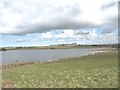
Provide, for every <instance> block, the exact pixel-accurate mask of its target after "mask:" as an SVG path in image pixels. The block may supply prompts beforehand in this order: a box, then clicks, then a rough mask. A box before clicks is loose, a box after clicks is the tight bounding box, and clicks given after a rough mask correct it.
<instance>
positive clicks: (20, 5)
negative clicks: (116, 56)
mask: <svg viewBox="0 0 120 90" xmlns="http://www.w3.org/2000/svg"><path fill="white" fill-rule="evenodd" d="M111 2H118V1H113V0H69V1H68V0H60V1H59V0H14V1H12V0H1V1H0V33H3V34H28V33H41V32H45V31H49V30H63V29H66V30H69V29H73V30H75V29H80V28H86V27H94V26H97V25H102V24H110V25H113V24H114V23H115V25H116V23H117V22H114V21H112V22H110V21H111V18H115V19H116V18H117V6H111V7H106V8H107V9H105V10H101V7H102V6H103V5H104V6H105V5H107V4H109V3H111ZM107 6H110V5H107ZM48 37H50V36H48ZM61 37H62V34H61ZM64 37H65V36H64Z"/></svg>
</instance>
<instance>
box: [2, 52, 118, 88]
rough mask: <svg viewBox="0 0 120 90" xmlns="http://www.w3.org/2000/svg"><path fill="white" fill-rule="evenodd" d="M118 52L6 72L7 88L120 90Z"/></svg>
mask: <svg viewBox="0 0 120 90" xmlns="http://www.w3.org/2000/svg"><path fill="white" fill-rule="evenodd" d="M117 66H118V57H117V52H116V51H111V52H105V53H99V54H95V55H89V56H84V57H81V58H80V57H77V58H69V59H63V60H61V61H53V62H46V63H35V64H30V65H25V66H20V67H16V68H8V69H4V70H3V72H2V76H3V82H2V85H3V87H21V88H23V87H24V88H28V87H29V88H30V87H33V88H34V87H41V88H44V87H63V88H68V87H71V88H76V87H79V88H96V87H97V88H101V87H102V88H105V87H117V86H118V81H117V80H118V67H117Z"/></svg>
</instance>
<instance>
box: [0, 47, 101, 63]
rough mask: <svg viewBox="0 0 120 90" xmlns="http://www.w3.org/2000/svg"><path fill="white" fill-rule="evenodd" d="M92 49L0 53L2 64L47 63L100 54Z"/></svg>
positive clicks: (96, 49)
mask: <svg viewBox="0 0 120 90" xmlns="http://www.w3.org/2000/svg"><path fill="white" fill-rule="evenodd" d="M98 49H100V48H94V49H47V50H9V51H3V52H0V55H2V64H10V63H15V62H16V61H17V62H29V61H34V62H36V61H42V62H43V61H49V60H56V59H61V58H69V57H80V56H85V55H89V54H94V53H97V52H100V50H98Z"/></svg>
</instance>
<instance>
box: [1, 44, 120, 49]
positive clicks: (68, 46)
mask: <svg viewBox="0 0 120 90" xmlns="http://www.w3.org/2000/svg"><path fill="white" fill-rule="evenodd" d="M118 47H119V45H117V44H112V45H64V44H60V45H50V46H28V47H27V46H24V47H22V46H20V47H1V48H0V51H7V50H44V49H72V48H118Z"/></svg>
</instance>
